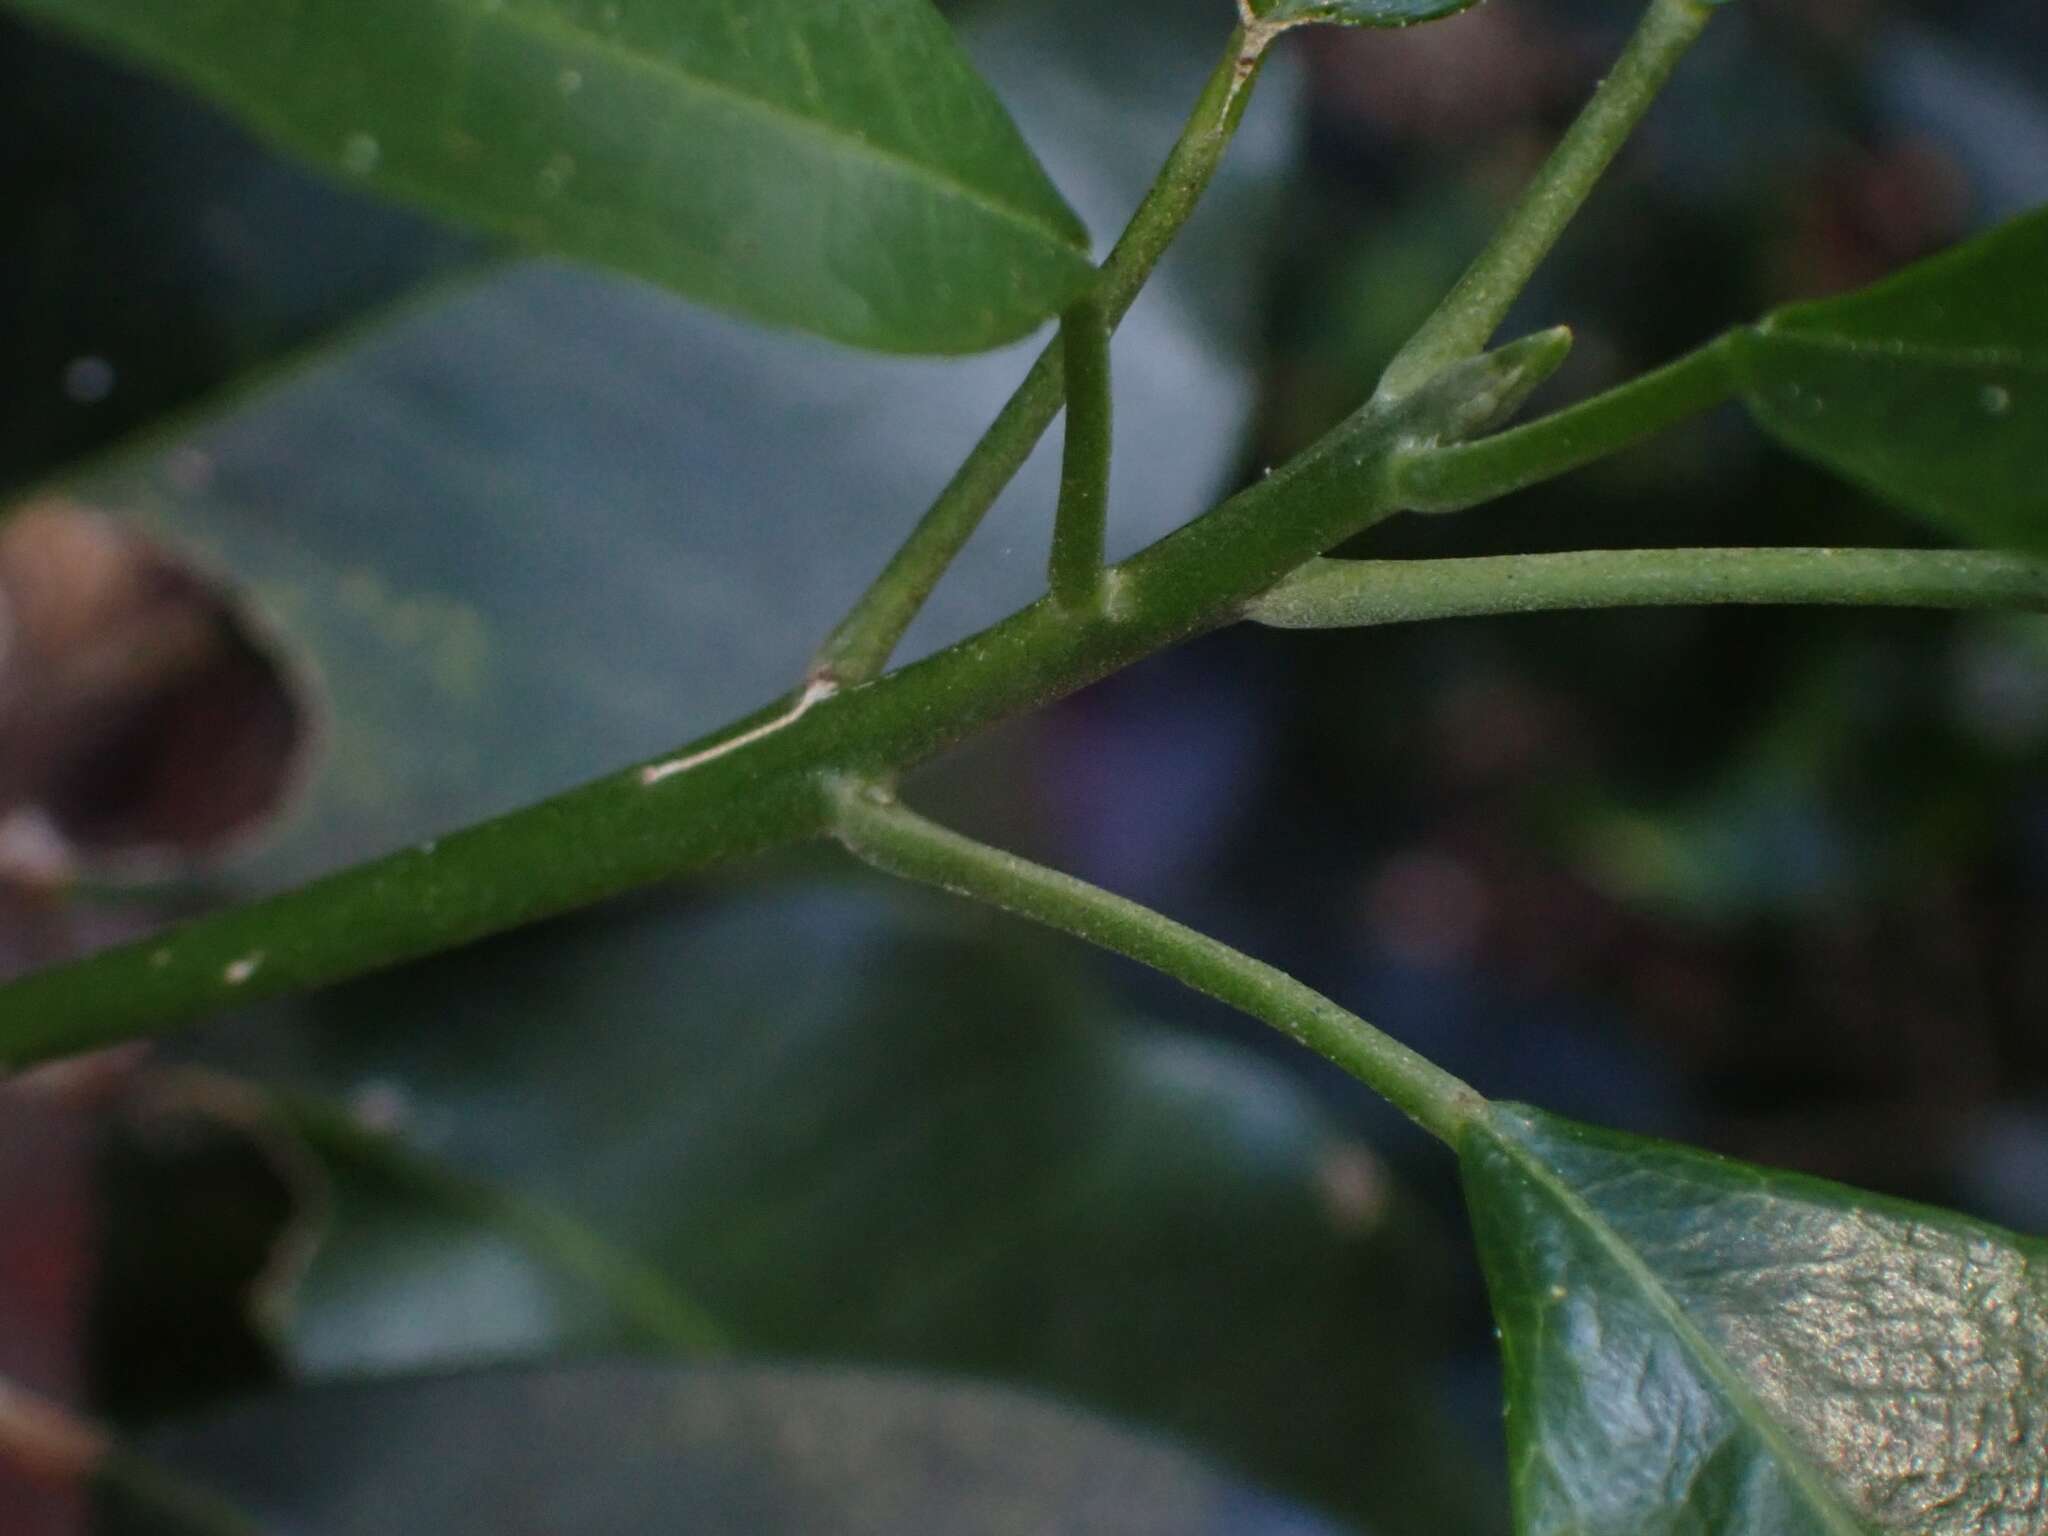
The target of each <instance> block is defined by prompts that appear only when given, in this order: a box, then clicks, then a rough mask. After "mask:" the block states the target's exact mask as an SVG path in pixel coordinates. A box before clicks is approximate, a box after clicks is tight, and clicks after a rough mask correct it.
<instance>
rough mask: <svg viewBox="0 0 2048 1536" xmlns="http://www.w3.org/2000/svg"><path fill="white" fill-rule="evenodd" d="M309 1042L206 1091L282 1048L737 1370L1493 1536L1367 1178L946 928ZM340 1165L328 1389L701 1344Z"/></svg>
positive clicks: (543, 984) (432, 1204)
mask: <svg viewBox="0 0 2048 1536" xmlns="http://www.w3.org/2000/svg"><path fill="white" fill-rule="evenodd" d="M893 894H894V893H892V897H893ZM292 1012H293V1014H294V1019H293V1020H292V1021H290V1022H289V1023H288V1021H287V1020H284V1019H279V1018H275V1017H272V1018H269V1019H265V1020H259V1021H256V1023H255V1027H254V1029H253V1031H252V1032H251V1034H250V1035H249V1037H248V1039H247V1040H246V1041H242V1042H238V1041H234V1040H224V1041H222V1042H220V1043H219V1045H218V1047H217V1048H216V1059H219V1060H225V1061H235V1062H246V1061H248V1060H249V1059H250V1053H251V1052H252V1051H255V1050H260V1049H263V1048H265V1047H267V1046H275V1045H276V1044H277V1043H279V1042H290V1044H291V1046H292V1049H293V1050H294V1052H295V1054H296V1056H297V1059H298V1065H297V1067H296V1069H295V1071H293V1072H292V1073H291V1074H290V1081H292V1082H293V1083H295V1084H298V1085H302V1086H309V1087H313V1088H316V1089H319V1090H322V1091H324V1092H326V1093H328V1094H330V1095H334V1096H336V1097H341V1098H344V1099H347V1100H350V1101H352V1102H353V1103H354V1104H356V1105H357V1106H359V1107H360V1108H361V1109H362V1110H363V1111H364V1112H365V1113H367V1114H369V1115H370V1116H371V1118H372V1119H373V1120H375V1121H376V1122H377V1123H381V1124H384V1125H387V1126H389V1127H391V1128H392V1129H393V1131H394V1132H395V1133H396V1134H397V1135H399V1136H401V1137H402V1138H403V1139H404V1142H405V1144H406V1145H408V1146H409V1147H410V1148H412V1149H414V1150H415V1151H416V1152H417V1153H418V1154H421V1155H425V1156H430V1157H432V1158H434V1159H435V1160H437V1161H438V1162H439V1163H440V1164H441V1165H442V1166H443V1167H445V1168H448V1169H450V1170H452V1171H453V1172H454V1173H455V1174H456V1175H457V1176H459V1177H460V1178H461V1179H463V1180H466V1181H469V1182H470V1184H471V1186H472V1187H477V1186H481V1185H484V1184H488V1185H490V1186H493V1187H496V1188H499V1189H502V1190H503V1191H505V1193H506V1196H507V1197H508V1198H511V1199H516V1200H518V1201H521V1202H523V1203H525V1204H526V1205H527V1207H528V1208H532V1207H534V1206H544V1207H547V1208H551V1209H553V1210H556V1211H561V1212H566V1213H573V1215H574V1216H576V1217H577V1218H578V1219H579V1220H580V1221H581V1222H583V1223H585V1224H586V1225H587V1227H588V1228H589V1229H590V1230H591V1231H592V1232H594V1233H595V1234H597V1235H598V1236H599V1237H601V1238H602V1239H604V1240H605V1241H606V1242H608V1243H609V1244H611V1245H612V1246H613V1248H614V1250H615V1251H616V1252H618V1253H621V1254H625V1255H630V1256H632V1257H633V1259H634V1260H635V1261H636V1262H637V1263H638V1264H639V1265H641V1266H643V1267H644V1268H645V1269H646V1270H648V1271H651V1272H653V1273H656V1274H658V1275H660V1276H662V1277H665V1279H666V1281H667V1283H668V1284H669V1285H670V1286H671V1287H673V1289H674V1291H675V1292H676V1293H677V1294H679V1295H681V1296H684V1297H687V1298H688V1300H689V1303H690V1305H691V1306H693V1307H695V1308H696V1309H699V1310H700V1311H701V1312H702V1313H703V1314H704V1315H706V1316H708V1317H709V1318H710V1319H712V1320H713V1321H714V1322H715V1325H716V1326H717V1328H718V1329H719V1330H720V1332H721V1333H722V1334H723V1335H724V1337H725V1339H726V1340H728V1341H729V1342H730V1344H731V1347H732V1348H733V1349H735V1350H737V1351H739V1352H742V1353H750V1354H751V1353H771V1354H777V1355H828V1356H834V1357H839V1358H854V1359H860V1360H866V1361H871V1362H888V1363H893V1364H901V1365H906V1366H913V1367H917V1368H921V1369H943V1370H964V1371H971V1372H974V1373H976V1374H981V1375H989V1376H996V1377H1000V1378H1003V1379H1006V1380H1010V1381H1013V1382H1017V1383H1022V1384H1028V1385H1030V1386H1033V1387H1036V1388H1039V1389H1041V1390H1046V1391H1051V1392H1054V1393H1056V1394H1059V1395H1061V1396H1063V1397H1068V1398H1071V1399H1073V1400H1075V1401H1078V1402H1082V1403H1086V1404H1089V1405H1092V1406H1094V1407H1096V1408H1099V1409H1103V1410H1107V1411H1111V1412H1115V1413H1118V1414H1122V1415H1126V1416H1130V1417H1132V1418H1136V1419H1139V1420H1142V1421H1144V1422H1147V1423H1150V1424H1153V1425H1155V1426H1158V1427H1161V1428H1164V1429H1167V1430H1170V1431H1172V1432H1173V1433H1175V1434H1179V1435H1183V1436H1185V1437H1187V1438H1188V1439H1190V1440H1191V1441H1192V1442H1194V1443H1197V1444H1200V1445H1202V1446H1205V1447H1207V1448H1209V1449H1210V1450H1212V1451H1214V1452H1216V1453H1218V1454H1221V1455H1224V1456H1226V1457H1228V1458H1229V1459H1230V1460H1231V1461H1233V1462H1234V1463H1235V1464H1237V1465H1239V1466H1242V1467H1244V1468H1246V1469H1247V1470H1248V1471H1250V1472H1251V1473H1252V1474H1253V1475H1255V1476H1258V1477H1260V1478H1262V1479H1266V1480H1269V1481H1271V1482H1273V1483H1274V1484H1275V1485H1276V1486H1280V1487H1283V1488H1285V1489H1288V1490H1291V1491H1295V1492H1299V1493H1302V1494H1306V1495H1309V1496H1313V1497H1316V1498H1318V1499H1320V1500H1323V1501H1325V1502H1327V1503H1329V1504H1332V1505H1334V1506H1336V1507H1339V1508H1342V1509H1345V1510H1351V1511H1357V1512H1359V1513H1360V1514H1362V1515H1364V1516H1365V1517H1367V1518H1369V1519H1370V1521H1371V1523H1372V1524H1373V1525H1374V1526H1375V1528H1376V1529H1379V1530H1382V1531H1385V1532H1388V1533H1406V1536H1442V1533H1444V1532H1447V1531H1452V1530H1457V1529H1468V1530H1469V1529H1472V1528H1474V1526H1475V1525H1476V1524H1477V1523H1478V1522H1479V1519H1480V1511H1481V1510H1483V1509H1486V1508H1487V1504H1486V1502H1485V1501H1484V1495H1485V1491H1486V1489H1485V1481H1484V1479H1483V1478H1479V1477H1475V1476H1474V1475H1473V1469H1472V1468H1471V1467H1470V1466H1469V1465H1468V1464H1466V1463H1465V1462H1464V1461H1463V1460H1462V1459H1461V1458H1460V1457H1459V1455H1458V1453H1457V1451H1456V1449H1455V1447H1454V1445H1453V1444H1452V1442H1451V1441H1450V1439H1449V1437H1448V1434H1447V1432H1446V1431H1445V1429H1444V1427H1443V1426H1442V1424H1441V1423H1440V1422H1439V1421H1438V1420H1437V1419H1436V1418H1435V1416H1434V1415H1433V1414H1432V1413H1431V1412H1430V1411H1428V1410H1426V1409H1424V1408H1422V1407H1419V1406H1418V1404H1417V1402H1416V1400H1415V1399H1416V1395H1417V1394H1418V1393H1419V1392H1422V1391H1423V1390H1425V1389H1424V1387H1423V1385H1422V1383H1423V1379H1424V1372H1425V1370H1426V1361H1427V1359H1428V1357H1429V1351H1430V1348H1431V1341H1432V1339H1433V1338H1434V1337H1436V1334H1437V1328H1438V1325H1439V1322H1440V1318H1439V1312H1438V1305H1439V1304H1438V1300H1437V1292H1438V1288H1437V1287H1435V1286H1433V1285H1432V1284H1431V1283H1430V1282H1429V1281H1428V1280H1427V1279H1426V1278H1425V1276H1426V1275H1428V1274H1429V1273H1431V1272H1432V1266H1433V1265H1434V1263H1435V1262H1436V1261H1437V1255H1438V1250H1437V1249H1436V1247H1435V1246H1434V1243H1433V1241H1432V1239H1431V1236H1430V1234H1429V1233H1428V1232H1427V1231H1426V1229H1422V1228H1420V1227H1418V1225H1417V1224H1416V1222H1415V1221H1414V1219H1413V1218H1412V1216H1411V1215H1410V1213H1409V1211H1408V1208H1407V1206H1406V1203H1405V1201H1404V1199H1403V1197H1402V1193H1401V1191H1400V1189H1399V1186H1398V1185H1397V1184H1395V1183H1394V1182H1393V1181H1392V1180H1391V1179H1390V1178H1389V1177H1388V1176H1387V1174H1386V1173H1385V1171H1384V1169H1383V1167H1382V1166H1381V1164H1380V1163H1379V1162H1378V1160H1377V1159H1376V1158H1375V1157H1374V1156H1373V1154H1372V1153H1371V1152H1370V1150H1369V1149H1367V1148H1365V1147H1363V1146H1361V1145H1360V1144H1359V1143H1358V1142H1357V1141H1356V1140H1355V1139H1353V1138H1351V1137H1350V1136H1348V1135H1347V1134H1346V1133H1345V1132H1344V1130H1343V1129H1342V1128H1341V1127H1339V1126H1338V1125H1336V1124H1335V1123H1334V1122H1333V1121H1332V1120H1331V1119H1330V1117H1329V1116H1327V1115H1326V1113H1325V1112H1324V1111H1323V1110H1322V1109H1321V1107H1320V1106H1319V1105H1318V1104H1317V1103H1316V1102H1315V1101H1314V1099H1313V1098H1312V1097H1311V1096H1310V1095H1309V1094H1308V1093H1307V1092H1306V1091H1305V1090H1304V1089H1302V1088H1301V1087H1299V1086H1298V1085H1296V1084H1295V1083H1294V1082H1292V1081H1291V1080H1290V1079H1289V1077H1288V1076H1287V1075H1286V1074H1285V1073H1284V1072H1283V1071H1281V1070H1280V1069H1278V1068H1277V1067H1274V1066H1272V1065H1270V1064H1267V1063H1264V1062H1261V1061H1260V1060H1259V1059H1258V1058H1257V1057H1256V1056H1253V1055H1251V1054H1249V1053H1246V1052H1243V1051H1240V1050H1237V1049H1234V1048H1230V1047H1226V1046H1223V1045H1220V1044H1212V1043H1204V1042H1199V1041H1193V1040H1188V1039H1185V1038H1181V1037H1178V1036H1175V1035H1173V1034H1170V1033H1167V1032H1165V1031H1163V1030H1159V1029H1156V1028H1149V1027H1144V1026H1140V1025H1135V1024H1132V1023H1131V1022H1129V1021H1127V1020H1125V1019H1122V1018H1120V1017H1118V1016H1117V1015H1115V1014H1114V1013H1112V1012H1110V1011H1109V1010H1107V1009H1106V1008H1105V1007H1104V1006H1103V1005H1102V1003H1100V1002H1099V1001H1098V1000H1097V999H1095V998H1094V997H1093V996H1091V995H1090V994H1089V993H1087V992H1085V991H1083V990H1081V989H1080V988H1078V987H1075V986H1071V985H1068V984H1066V983H1064V982H1063V981H1061V980H1060V977H1059V967H1058V963H1057V958H1056V957H1055V956H1054V955H1052V954H1050V953H1047V952H1041V951H1040V950H1039V949H1038V948H1037V947H1036V946H1033V945H1027V946H1026V947H1025V948H1024V949H1023V950H1022V951H1021V952H1019V951H1017V950H1016V949H1015V947H1014V945H1009V946H997V945H995V944H992V943H989V942H987V941H986V940H983V939H981V938H978V937H977V936H975V933H974V931H973V930H972V929H970V928H968V927H966V925H965V924H964V923H963V922H962V921H961V919H960V915H959V914H958V913H957V912H956V911H955V910H954V909H953V908H951V907H950V906H948V905H945V904H941V903H937V902H934V901H930V900H927V899H924V898H910V897H904V898H903V899H901V900H896V899H891V900H888V901H886V902H885V901H883V900H881V899H879V898H878V896H877V895H876V894H874V893H871V892H870V891H868V890H866V889H865V888H864V889H862V890H859V891H846V890H810V891H803V890H798V891H793V892H784V893H781V894H779V895H775V896H762V897H754V898H750V899H747V900H745V901H741V902H737V903H734V904H730V905H727V906H725V907H724V908H723V909H722V910H717V911H714V912H711V913H707V914H694V913H692V912H690V911H689V910H688V909H687V908H685V909H683V910H680V911H679V910H677V908H676V907H675V906H674V905H668V906H661V907H654V908H650V909H646V910H643V911H641V912H640V913H638V914H637V915H627V916H625V917H624V918H623V919H621V918H620V917H619V916H617V915H614V917H613V919H612V920H610V921H605V922H599V921H589V922H583V923H575V924H570V925H564V926H556V927H553V928H549V929H546V930H543V931H541V932H539V933H537V934H530V935H525V936H522V937H521V938H519V939H518V940H516V941H507V942H504V943H498V944H493V945H490V946H488V947H486V948H484V949H482V950H479V951H476V952H473V953H471V954H468V955H458V956H453V957H450V958H448V959H445V960H442V961H437V962H434V963H432V964H430V965H425V966H418V967H414V968H411V969H409V970H408V971H406V972H404V973H401V974H399V975H398V976H395V977H393V978H391V979H389V980H380V981H372V982H367V983H363V984H360V985H356V986H352V987H350V988H347V989H344V990H342V991H340V992H338V993H335V994H333V995H331V996H329V997H327V998H324V999H315V1000H311V1001H309V1002H307V1003H304V1004H300V1005H297V1007H296V1008H295V1009H293V1010H292ZM429 1020H431V1021H432V1023H431V1026H429V1024H428V1021H429ZM315 1150H316V1152H319V1153H320V1155H322V1156H323V1158H325V1159H326V1160H327V1162H328V1164H329V1166H330V1167H331V1168H332V1169H333V1175H334V1182H335V1199H334V1201H333V1202H332V1209H333V1213H334V1217H335V1225H334V1228H333V1230H332V1233H331V1236H330V1239H329V1241H328V1242H327V1243H326V1244H324V1245H323V1247H322V1248H321V1250H320V1252H319V1254H318V1256H317V1257H316V1259H315V1260H314V1262H313V1264H312V1267H311V1270H310V1273H309V1274H308V1276H307V1278H306V1281H305V1284H304V1287H303V1290H302V1292H301V1294H300V1298H299V1302H298V1305H297V1306H296V1307H295V1308H294V1309H293V1311H292V1314H291V1319H290V1322H289V1325H288V1329H287V1342H288V1345H289V1347H290V1349H291V1351H292V1354H293V1356H294V1358H295V1360H296V1361H297V1363H298V1365H299V1367H300V1368H301V1369H302V1370H304V1371H307V1372H309V1373H313V1374H330V1373H350V1374H353V1373H360V1372H362V1371H364V1370H377V1371H395V1370H414V1369H421V1368H426V1367H441V1368H446V1367H448V1366H451V1365H460V1364H475V1363H478V1362H481V1361H488V1360H503V1359H508V1358H530V1357H532V1356H534V1355H536V1354H550V1353H556V1352H560V1351H563V1350H572V1351H575V1352H578V1353H587V1352H590V1351H592V1350H603V1349H617V1348H635V1349H650V1348H662V1347H665V1346H667V1345H671V1344H673V1343H675V1342H677V1341H676V1340H675V1339H674V1338H673V1337H671V1336H669V1335H668V1334H667V1333H666V1332H665V1331H663V1330H659V1329H655V1330H650V1329H649V1328H648V1327H647V1326H646V1320H647V1319H646V1314H645V1312H644V1311H640V1310H638V1309H634V1310H633V1311H631V1312H628V1311H627V1310H624V1309H621V1308H619V1307H617V1306H616V1305H615V1297H614V1296H613V1295H610V1294H607V1293H606V1292H605V1291H603V1290H601V1289H599V1288H598V1287H595V1286H592V1285H590V1284H589V1283H587V1281H588V1278H589V1272H588V1270H587V1268H581V1267H579V1266H574V1265H571V1266H561V1265H557V1264H550V1263H548V1262H545V1261H544V1260H543V1259H542V1258H541V1256H540V1255H541V1252H542V1251H543V1249H542V1247H541V1246H539V1245H536V1244H534V1243H533V1242H532V1241H530V1234H531V1228H530V1225H529V1226H528V1227H527V1228H526V1230H525V1231H524V1232H522V1231H521V1230H518V1229H516V1228H514V1227H510V1226H507V1225H506V1224H505V1223H502V1222H498V1221H494V1220H477V1219H474V1214H473V1210H471V1211H465V1210H463V1209H461V1208H459V1207H457V1206H455V1205H452V1204H451V1203H450V1202H447V1201H443V1200H437V1199H433V1198H426V1199H422V1198H418V1197H417V1190H418V1188H419V1186H418V1182H417V1181H414V1182H413V1188H411V1189H408V1188H406V1187H403V1186H402V1185H401V1184H396V1183H394V1181H392V1180H390V1179H388V1178H383V1177H380V1176H376V1175H377V1174H378V1170H375V1169H371V1170H368V1172H369V1173H370V1174H371V1175H372V1176H371V1177H365V1176H364V1173H365V1170H364V1169H362V1168H360V1167H358V1166H354V1165H352V1164H350V1163H347V1162H345V1161H342V1162H338V1161H336V1160H335V1159H334V1158H333V1156H332V1146H331V1144H326V1143H322V1144H316V1146H315Z"/></svg>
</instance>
